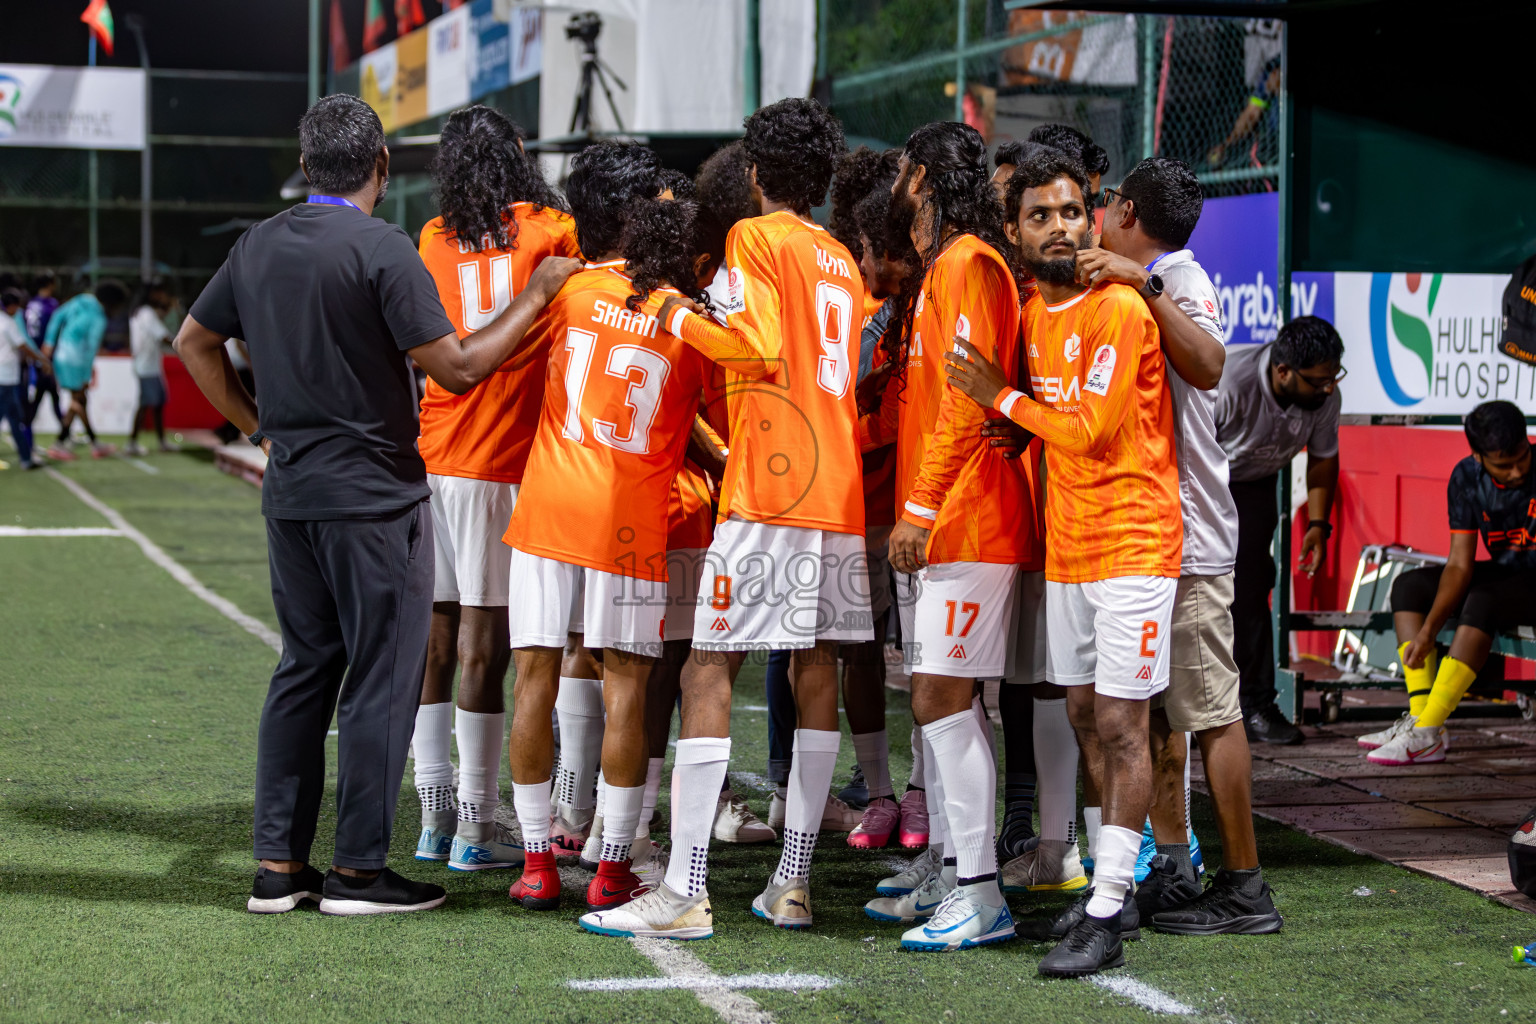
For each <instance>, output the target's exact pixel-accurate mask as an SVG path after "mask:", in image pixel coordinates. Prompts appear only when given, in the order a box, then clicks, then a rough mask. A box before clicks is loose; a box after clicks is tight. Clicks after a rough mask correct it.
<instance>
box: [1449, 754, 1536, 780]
mask: <svg viewBox="0 0 1536 1024" xmlns="http://www.w3.org/2000/svg"><path fill="white" fill-rule="evenodd" d="M1446 760H1448V761H1450V762H1451V763H1452V764H1459V765H1461V766H1462V767H1464V768H1470V769H1471V770H1472V771H1475V772H1482V773H1483V774H1484V775H1527V774H1530V773H1532V772H1536V747H1532V748H1531V752H1530V754H1529V755H1524V756H1522V755H1520V753H1519V751H1516V750H1473V751H1465V750H1457V749H1456V748H1455V747H1452V748H1451V752H1450V753H1449V754H1447V755H1446Z"/></svg>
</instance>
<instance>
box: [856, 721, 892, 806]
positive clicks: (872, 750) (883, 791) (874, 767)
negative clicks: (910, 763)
mask: <svg viewBox="0 0 1536 1024" xmlns="http://www.w3.org/2000/svg"><path fill="white" fill-rule="evenodd" d="M853 753H854V756H855V757H857V758H858V759H859V767H860V768H861V769H863V771H864V784H865V785H866V786H868V787H869V798H870V799H871V800H874V799H876V798H877V797H882V796H885V797H894V796H895V795H896V787H895V786H892V785H891V741H890V738H889V737H888V736H887V735H886V733H885V730H884V729H881V730H880V731H879V732H856V733H854V734H853Z"/></svg>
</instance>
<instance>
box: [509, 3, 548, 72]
mask: <svg viewBox="0 0 1536 1024" xmlns="http://www.w3.org/2000/svg"><path fill="white" fill-rule="evenodd" d="M510 27H511V40H512V69H511V83H512V84H513V85H516V84H517V83H519V82H526V81H528V79H530V78H537V77H539V72H541V71H543V70H544V12H543V11H541V10H539V9H538V8H536V7H519V8H517V9H515V10H514V11H513V12H512V22H511V26H510Z"/></svg>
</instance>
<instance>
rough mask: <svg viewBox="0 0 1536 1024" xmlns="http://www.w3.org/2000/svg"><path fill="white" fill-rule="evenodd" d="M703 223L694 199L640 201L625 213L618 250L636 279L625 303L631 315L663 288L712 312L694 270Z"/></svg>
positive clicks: (635, 202) (635, 201) (626, 268)
mask: <svg viewBox="0 0 1536 1024" xmlns="http://www.w3.org/2000/svg"><path fill="white" fill-rule="evenodd" d="M699 218H700V210H699V204H698V203H696V202H694V201H693V200H692V199H673V200H661V199H654V198H651V199H636V200H634V201H633V202H631V203H630V204H629V206H628V207H626V208H625V210H624V236H623V238H622V239H621V240H620V242H619V248H620V249H621V250H622V251H623V253H624V269H625V270H627V271H629V273H630V276H631V277H633V278H634V283H635V293H634V294H633V295H631V296H630V297H629V298H627V299H625V300H624V304H625V305H627V306H628V307H629V308H630V309H631V310H632V311H634V312H639V310H640V307H641V306H642V305H643V304H644V303H645V300H646V299H648V298H650V297H651V292H653V291H655V290H656V289H657V288H660V287H661V286H663V285H670V286H671V287H673V288H676V289H677V290H678V291H680V292H682V293H683V294H684V295H686V296H688V297H689V298H690V299H692V300H694V301H695V302H698V303H701V304H703V305H704V306H706V307H709V296H708V295H707V294H705V292H704V290H703V289H702V288H700V287H699V282H698V279H697V278H696V277H695V276H694V271H693V261H694V257H695V256H696V255H698V251H697V245H698V230H699V225H698V221H699ZM710 308H713V307H710Z"/></svg>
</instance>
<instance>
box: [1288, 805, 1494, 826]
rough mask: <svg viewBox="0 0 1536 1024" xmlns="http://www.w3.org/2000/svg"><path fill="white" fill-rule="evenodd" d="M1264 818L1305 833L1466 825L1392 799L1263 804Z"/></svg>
mask: <svg viewBox="0 0 1536 1024" xmlns="http://www.w3.org/2000/svg"><path fill="white" fill-rule="evenodd" d="M1258 813H1260V814H1262V815H1263V816H1264V817H1266V818H1269V819H1271V820H1274V821H1283V822H1285V823H1286V824H1288V825H1294V826H1295V827H1297V828H1299V829H1302V830H1303V831H1305V832H1311V833H1318V832H1348V831H1353V830H1356V829H1432V828H1462V829H1464V828H1466V827H1467V823H1466V822H1464V821H1457V820H1456V819H1455V818H1449V817H1446V816H1445V815H1444V814H1437V813H1436V812H1434V811H1427V810H1425V809H1423V808H1422V807H1414V806H1412V805H1410V804H1400V803H1398V802H1397V801H1395V800H1376V801H1375V802H1373V803H1358V804H1332V805H1314V806H1301V807H1264V808H1261V809H1260V810H1259V812H1258Z"/></svg>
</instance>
